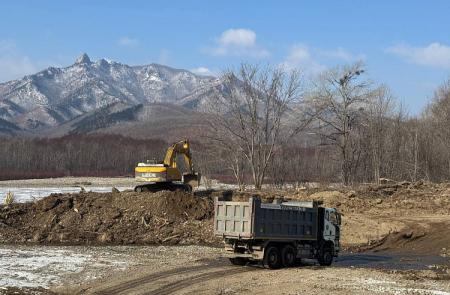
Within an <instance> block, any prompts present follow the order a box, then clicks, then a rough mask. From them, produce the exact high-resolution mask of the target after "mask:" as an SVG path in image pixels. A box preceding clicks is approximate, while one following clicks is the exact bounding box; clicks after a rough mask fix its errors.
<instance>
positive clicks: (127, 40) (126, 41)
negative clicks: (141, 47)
mask: <svg viewBox="0 0 450 295" xmlns="http://www.w3.org/2000/svg"><path fill="white" fill-rule="evenodd" d="M117 44H118V45H120V46H124V47H136V46H137V45H138V44H139V41H138V39H136V38H131V37H127V36H124V37H122V38H120V39H119V40H117Z"/></svg>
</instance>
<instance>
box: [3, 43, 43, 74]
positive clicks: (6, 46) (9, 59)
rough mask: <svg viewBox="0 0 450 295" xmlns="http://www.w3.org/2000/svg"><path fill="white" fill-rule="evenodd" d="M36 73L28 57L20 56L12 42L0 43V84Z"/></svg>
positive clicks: (34, 66)
mask: <svg viewBox="0 0 450 295" xmlns="http://www.w3.org/2000/svg"><path fill="white" fill-rule="evenodd" d="M36 71H37V67H36V65H35V64H34V63H33V62H32V61H31V59H30V58H29V57H28V56H25V55H23V54H21V53H20V52H19V50H18V49H17V47H16V45H15V44H14V43H13V42H9V41H0V82H5V81H9V80H13V79H17V78H21V77H23V76H25V75H29V74H33V73H35V72H36Z"/></svg>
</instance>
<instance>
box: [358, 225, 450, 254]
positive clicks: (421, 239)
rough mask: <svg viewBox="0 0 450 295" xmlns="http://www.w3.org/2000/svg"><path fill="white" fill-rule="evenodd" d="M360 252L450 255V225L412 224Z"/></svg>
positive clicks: (359, 249)
mask: <svg viewBox="0 0 450 295" xmlns="http://www.w3.org/2000/svg"><path fill="white" fill-rule="evenodd" d="M357 250H358V251H367V250H371V251H376V252H378V251H390V252H392V251H394V252H395V251H401V252H408V251H409V252H414V253H418V254H425V255H442V256H449V255H450V223H447V222H440V223H431V224H427V225H420V224H414V225H413V224H411V225H409V226H408V227H406V228H404V229H403V230H401V231H398V232H393V233H390V234H388V235H386V236H385V237H383V238H382V239H380V240H378V241H372V242H371V243H370V245H365V246H361V247H359V248H358V249H357Z"/></svg>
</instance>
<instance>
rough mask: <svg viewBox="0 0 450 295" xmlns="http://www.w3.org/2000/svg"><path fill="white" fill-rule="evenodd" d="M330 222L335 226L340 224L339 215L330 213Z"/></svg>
mask: <svg viewBox="0 0 450 295" xmlns="http://www.w3.org/2000/svg"><path fill="white" fill-rule="evenodd" d="M330 222H331V223H333V224H335V225H339V224H340V223H341V222H340V218H339V214H337V212H330Z"/></svg>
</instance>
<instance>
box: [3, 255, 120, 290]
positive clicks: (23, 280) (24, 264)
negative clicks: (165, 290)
mask: <svg viewBox="0 0 450 295" xmlns="http://www.w3.org/2000/svg"><path fill="white" fill-rule="evenodd" d="M123 258H124V257H121V256H117V255H115V254H114V252H113V251H111V249H109V247H106V248H93V247H92V248H86V247H52V246H0V286H2V287H20V288H24V287H43V288H48V287H50V286H54V285H59V284H61V283H62V281H63V279H66V278H67V277H68V276H70V275H75V274H77V275H80V274H82V277H83V279H84V280H91V279H95V278H97V277H98V276H100V274H101V273H102V270H106V269H110V268H111V267H114V268H115V269H117V270H124V269H126V267H127V266H128V262H127V261H126V260H124V259H123Z"/></svg>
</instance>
